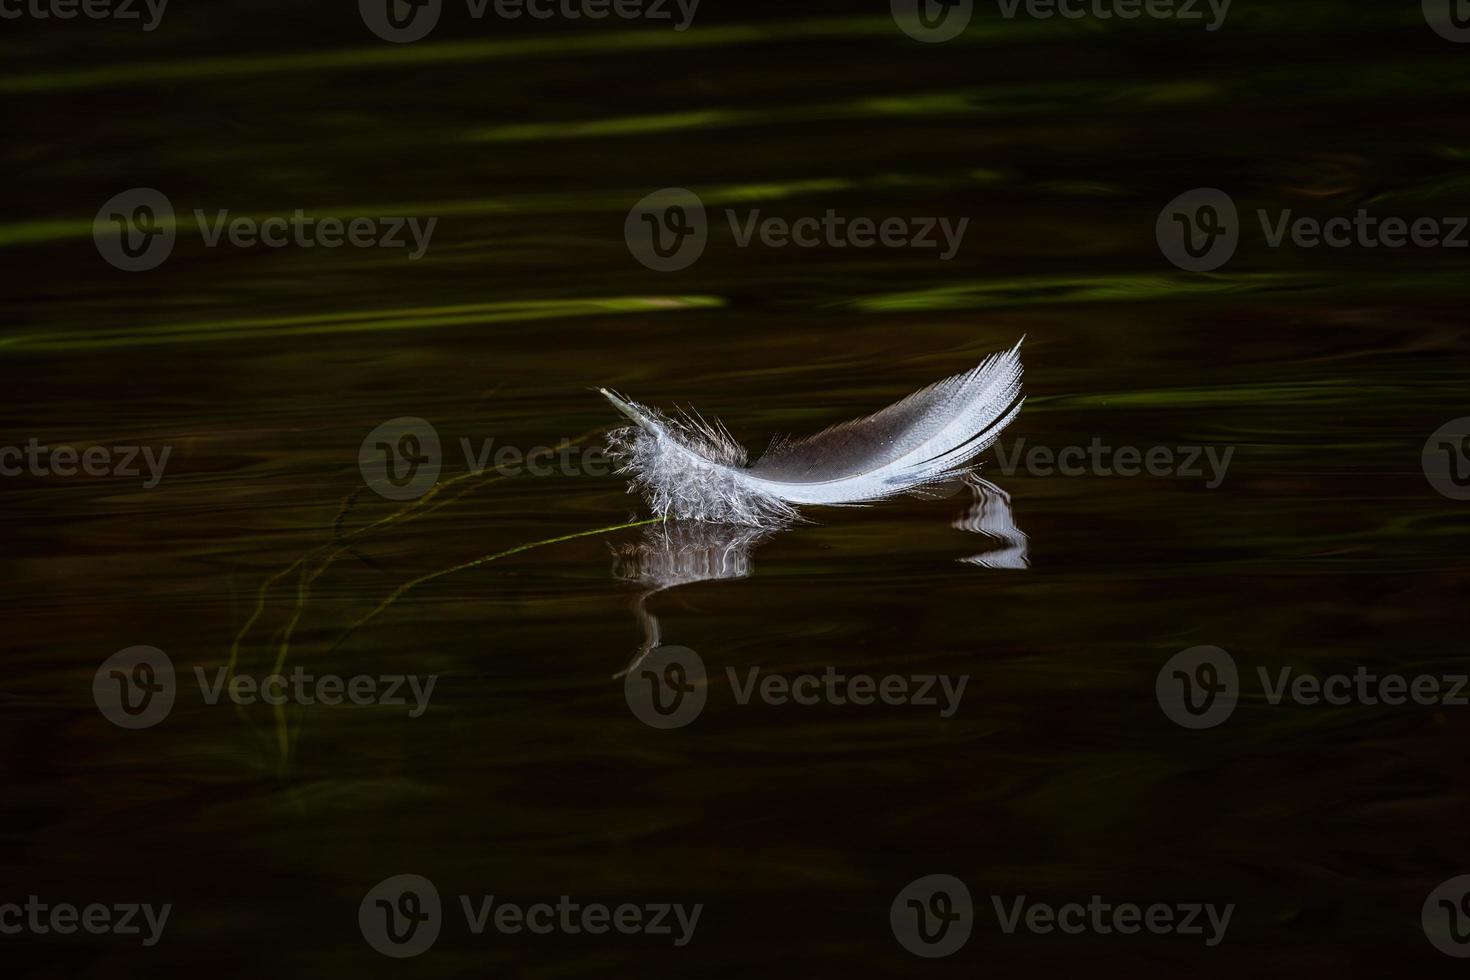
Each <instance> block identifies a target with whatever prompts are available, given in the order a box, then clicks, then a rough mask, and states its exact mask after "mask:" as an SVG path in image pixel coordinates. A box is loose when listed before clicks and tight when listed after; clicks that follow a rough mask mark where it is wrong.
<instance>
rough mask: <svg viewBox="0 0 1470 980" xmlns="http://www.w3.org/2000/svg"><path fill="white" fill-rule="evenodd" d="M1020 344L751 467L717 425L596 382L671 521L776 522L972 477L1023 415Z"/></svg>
mask: <svg viewBox="0 0 1470 980" xmlns="http://www.w3.org/2000/svg"><path fill="white" fill-rule="evenodd" d="M1020 349H1021V345H1020V343H1017V344H1016V346H1015V347H1013V348H1011V349H1010V350H1009V351H1006V352H1005V353H1001V354H992V355H990V356H989V357H987V358H985V360H983V361H981V362H980V363H979V364H978V365H977V366H975V367H974V368H972V369H970V370H969V371H966V372H964V373H962V374H957V375H955V376H954V377H952V378H946V379H944V380H943V381H938V382H935V383H934V384H932V385H929V386H928V387H927V388H923V389H921V390H919V391H916V392H914V393H913V394H912V395H909V396H908V397H907V398H904V399H903V400H902V401H899V402H896V403H895V404H893V405H890V406H888V407H887V408H885V409H883V410H882V411H880V412H877V413H875V414H873V415H869V416H867V417H866V418H860V419H854V420H852V421H851V422H844V423H842V424H841V425H835V426H833V427H831V428H830V429H826V430H824V431H822V432H819V433H817V434H816V435H814V436H810V437H808V438H806V439H799V440H794V441H784V442H778V443H776V444H774V445H772V447H771V448H770V449H769V450H767V451H766V453H765V455H763V456H762V457H761V458H760V459H759V460H758V461H757V462H756V463H755V464H754V465H749V464H748V463H747V456H746V452H745V449H744V448H743V447H741V446H740V444H739V443H737V442H736V441H735V440H734V439H733V438H732V437H731V436H730V433H729V432H728V431H727V430H726V429H725V427H724V426H723V425H720V424H719V423H718V422H717V423H715V424H713V425H711V424H710V423H708V422H706V421H705V420H704V419H703V418H701V417H700V416H699V415H697V414H689V413H681V414H680V415H679V416H677V417H674V416H669V415H665V414H663V413H661V412H659V411H657V410H655V409H651V408H648V407H646V406H644V405H640V404H638V403H637V402H634V401H631V400H629V399H626V398H624V397H623V396H621V395H619V394H617V393H615V392H612V391H609V390H607V389H606V388H599V389H598V390H599V391H600V392H601V393H602V394H603V396H604V397H606V398H607V400H608V401H609V402H611V403H612V404H613V405H614V406H615V407H616V408H617V409H618V410H619V411H620V412H622V413H623V414H624V415H626V416H627V417H628V418H629V419H630V420H631V421H632V423H633V424H632V425H629V426H624V427H622V428H619V429H615V430H613V431H612V432H610V433H608V443H609V447H608V448H609V452H610V454H611V455H612V456H613V458H614V459H616V460H618V462H619V463H620V464H621V466H620V469H619V472H620V473H626V474H628V475H629V476H630V485H629V489H630V490H638V491H641V492H642V493H643V494H644V496H645V497H646V498H647V499H648V502H649V505H650V506H651V507H652V508H653V509H654V511H655V512H656V513H658V514H659V515H660V516H663V517H674V518H679V519H682V520H695V521H705V522H709V523H716V524H740V525H745V526H748V527H777V526H780V525H782V524H786V523H789V522H791V521H794V520H796V519H798V518H799V516H800V514H799V511H798V510H797V508H798V507H800V506H802V505H807V504H819V505H829V506H840V505H845V504H865V503H871V502H873V501H877V500H883V499H885V498H888V497H892V496H895V495H898V494H902V493H913V492H916V491H922V490H924V489H925V488H927V487H932V486H933V485H934V484H936V483H941V482H943V481H946V480H951V479H954V478H956V477H961V476H964V475H965V474H966V473H969V472H970V471H972V470H973V469H974V464H973V463H972V460H974V459H975V457H976V456H978V455H980V453H982V452H984V451H985V450H986V449H988V448H989V447H990V446H991V445H992V444H993V443H994V442H995V440H996V439H997V438H998V437H999V436H1000V433H1001V430H1003V429H1004V428H1005V427H1006V426H1007V425H1009V424H1010V422H1011V420H1012V419H1014V418H1015V417H1016V414H1017V413H1018V412H1020V410H1021V405H1022V403H1023V402H1024V401H1025V399H1023V398H1021V397H1020V394H1021V359H1020Z"/></svg>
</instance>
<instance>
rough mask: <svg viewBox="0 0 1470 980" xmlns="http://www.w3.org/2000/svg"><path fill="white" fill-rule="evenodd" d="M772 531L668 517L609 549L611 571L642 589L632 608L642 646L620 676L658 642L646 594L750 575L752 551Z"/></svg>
mask: <svg viewBox="0 0 1470 980" xmlns="http://www.w3.org/2000/svg"><path fill="white" fill-rule="evenodd" d="M772 534H773V532H772V531H769V530H762V529H760V528H754V527H745V526H738V525H733V524H705V523H700V522H695V521H669V522H667V523H660V524H656V525H653V526H652V527H649V528H648V529H647V530H645V531H644V532H643V540H641V541H639V542H638V543H636V544H625V545H620V546H618V547H616V548H614V549H613V575H614V576H615V577H617V578H619V579H621V580H623V581H625V582H633V583H636V584H638V585H640V586H642V587H643V591H642V592H640V593H639V594H638V597H637V598H636V599H634V600H633V612H634V613H635V614H636V615H637V616H638V621H639V623H641V624H642V626H643V645H642V646H641V647H639V649H638V653H637V654H636V655H634V657H633V659H632V660H631V661H629V663H628V665H627V666H626V667H624V668H623V669H622V670H620V671H619V672H618V673H616V674H614V675H613V676H614V677H622V676H623V675H624V674H626V673H628V671H630V670H632V669H633V668H634V667H636V666H637V665H638V663H639V662H640V661H641V660H643V658H644V657H646V656H648V654H649V653H651V652H652V651H653V650H655V649H656V648H657V647H658V646H659V645H660V644H661V642H662V641H661V639H660V635H659V625H658V617H656V616H654V615H653V614H652V613H650V612H649V611H648V606H647V602H648V598H649V596H652V595H654V594H655V593H658V592H662V591H663V590H665V589H672V588H673V587H674V586H676V585H690V584H692V583H694V582H710V581H715V580H717V579H738V578H749V577H750V573H751V570H752V569H753V568H754V567H755V565H754V562H753V561H752V560H751V556H750V555H751V551H752V550H754V548H755V547H756V546H757V545H759V544H762V543H764V542H765V541H766V540H767V539H768V538H770V537H771V536H772Z"/></svg>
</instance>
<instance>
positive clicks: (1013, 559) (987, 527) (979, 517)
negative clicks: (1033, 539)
mask: <svg viewBox="0 0 1470 980" xmlns="http://www.w3.org/2000/svg"><path fill="white" fill-rule="evenodd" d="M965 484H966V485H967V486H969V488H970V490H971V491H972V492H973V493H974V495H975V499H974V502H973V503H971V504H970V507H969V509H968V510H966V511H965V512H964V513H963V514H961V515H960V516H959V517H957V518H956V519H955V521H954V527H955V528H956V529H957V530H960V531H969V532H971V533H973V534H983V535H985V536H986V537H988V538H992V539H994V540H995V541H996V542H997V543H998V544H999V545H1000V547H998V548H993V549H991V550H990V551H982V552H981V553H980V554H978V555H971V556H970V557H969V558H961V559H960V561H962V562H964V563H966V564H968V565H978V566H980V567H981V568H1026V567H1028V566H1029V565H1030V562H1029V561H1028V560H1027V558H1026V535H1025V533H1024V532H1022V530H1021V529H1020V528H1019V527H1017V526H1016V519H1015V517H1014V516H1013V515H1012V514H1011V495H1010V494H1008V493H1006V492H1005V491H1004V490H1002V489H1001V488H1000V487H998V486H996V485H995V484H994V483H991V482H990V481H989V480H985V479H982V478H981V477H979V476H976V475H974V474H971V475H969V476H968V477H966V478H965Z"/></svg>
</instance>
